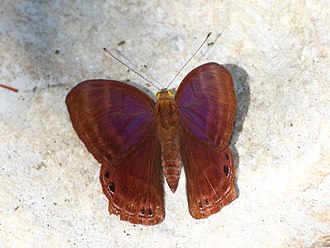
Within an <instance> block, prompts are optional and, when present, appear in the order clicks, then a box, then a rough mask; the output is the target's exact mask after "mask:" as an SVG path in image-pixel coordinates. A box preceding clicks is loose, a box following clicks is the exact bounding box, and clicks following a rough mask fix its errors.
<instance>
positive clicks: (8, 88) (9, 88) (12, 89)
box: [0, 84, 18, 92]
mask: <svg viewBox="0 0 330 248" xmlns="http://www.w3.org/2000/svg"><path fill="white" fill-rule="evenodd" d="M0 87H2V88H5V89H7V90H11V91H14V92H18V89H15V88H13V87H10V86H7V85H4V84H0Z"/></svg>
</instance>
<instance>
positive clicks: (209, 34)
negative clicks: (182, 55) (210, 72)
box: [166, 32, 212, 89]
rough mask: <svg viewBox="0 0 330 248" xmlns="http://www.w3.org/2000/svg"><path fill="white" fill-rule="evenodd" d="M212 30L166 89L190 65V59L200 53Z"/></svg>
mask: <svg viewBox="0 0 330 248" xmlns="http://www.w3.org/2000/svg"><path fill="white" fill-rule="evenodd" d="M211 34H212V32H209V33H208V34H207V36H206V38H205V40H204V41H203V43H202V44H201V45H200V46H199V47H198V48H197V50H196V51H195V52H194V53H193V55H191V57H190V58H189V59H188V61H187V62H186V63H185V64H184V65H183V66H182V68H181V69H180V70H179V71H178V73H177V74H176V75H175V77H174V78H173V79H172V81H171V82H170V83H169V84H168V86H167V87H166V89H168V88H169V87H170V86H171V84H172V83H173V82H174V80H175V79H176V78H177V76H178V75H179V74H180V73H181V71H182V70H183V69H184V68H185V67H186V66H187V65H188V63H189V62H190V60H191V59H192V58H193V57H194V56H195V55H196V53H198V51H199V50H200V49H201V48H202V46H203V45H204V44H205V42H206V41H207V39H208V38H209V37H210V36H211Z"/></svg>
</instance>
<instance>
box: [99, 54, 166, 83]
mask: <svg viewBox="0 0 330 248" xmlns="http://www.w3.org/2000/svg"><path fill="white" fill-rule="evenodd" d="M103 50H104V51H105V52H106V53H108V54H109V55H110V56H111V57H113V58H114V59H115V60H117V61H118V62H119V63H121V64H122V65H123V66H125V67H127V68H128V69H130V70H131V71H132V72H134V73H135V74H137V75H138V76H140V77H141V78H143V79H144V80H145V81H147V82H148V83H150V84H151V85H152V86H154V87H155V88H157V89H158V90H160V88H159V87H157V86H156V85H155V84H153V83H152V82H151V81H150V80H148V79H147V78H146V77H144V76H142V75H141V74H140V73H138V72H137V71H136V70H134V69H133V68H132V67H130V66H129V65H127V64H125V63H124V62H123V61H121V60H120V59H118V58H117V57H116V56H115V55H113V54H112V53H111V52H110V51H109V50H108V49H107V48H103Z"/></svg>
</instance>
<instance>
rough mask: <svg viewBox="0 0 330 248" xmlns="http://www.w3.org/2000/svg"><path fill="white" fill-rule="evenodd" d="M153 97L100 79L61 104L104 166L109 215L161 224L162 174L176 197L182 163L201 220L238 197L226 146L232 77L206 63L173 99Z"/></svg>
mask: <svg viewBox="0 0 330 248" xmlns="http://www.w3.org/2000/svg"><path fill="white" fill-rule="evenodd" d="M156 99H157V101H156V102H155V101H154V100H153V99H152V98H151V97H150V96H148V95H147V94H146V93H144V92H143V91H141V90H139V89H137V88H135V87H133V86H131V85H128V84H124V83H121V82H118V81H112V80H102V79H100V80H88V81H84V82H82V83H80V84H78V85H77V86H76V87H74V88H73V89H72V90H71V91H70V92H69V94H68V96H67V98H66V104H67V108H68V111H69V114H70V118H71V121H72V125H73V127H74V129H75V131H76V132H77V134H78V136H79V138H80V139H81V140H82V141H83V143H84V144H85V146H86V147H87V149H88V151H89V152H91V153H92V154H93V156H94V157H95V159H96V160H97V161H98V162H99V163H101V164H102V167H101V173H100V181H101V184H102V189H103V192H104V194H105V195H106V196H107V198H108V199H109V212H110V213H112V214H116V215H118V216H120V219H122V220H127V221H129V222H131V223H134V224H144V225H155V224H158V223H160V222H162V221H163V220H164V217H165V204H164V187H163V174H164V175H165V178H166V181H167V184H168V186H169V187H170V189H171V190H172V192H175V190H176V188H177V186H178V181H179V177H180V171H181V166H182V164H183V166H184V171H185V174H186V181H187V184H186V189H187V196H188V205H189V212H190V214H191V215H192V216H193V217H194V218H196V219H200V218H206V217H208V216H210V215H212V214H214V213H216V212H218V211H220V209H221V208H222V207H223V206H225V205H227V204H229V203H230V202H231V201H232V200H234V199H235V198H236V189H235V186H234V180H235V168H234V163H233V157H232V154H231V151H230V149H229V147H228V145H229V141H230V137H231V134H232V130H233V125H234V120H235V113H236V98H235V92H234V87H233V80H232V77H231V75H230V73H229V71H228V70H227V69H225V68H224V67H223V66H221V65H219V64H217V63H207V64H204V65H201V66H199V67H197V68H195V69H194V70H192V71H191V72H190V73H189V74H188V75H187V76H186V77H185V78H184V79H183V81H182V83H181V85H180V86H179V88H178V90H177V93H176V95H174V93H173V92H172V91H171V90H167V89H163V90H161V91H160V92H158V93H157V95H156ZM181 161H182V162H181Z"/></svg>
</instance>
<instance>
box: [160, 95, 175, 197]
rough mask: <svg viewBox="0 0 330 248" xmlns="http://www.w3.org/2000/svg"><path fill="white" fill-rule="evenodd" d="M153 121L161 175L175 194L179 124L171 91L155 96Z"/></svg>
mask: <svg viewBox="0 0 330 248" xmlns="http://www.w3.org/2000/svg"><path fill="white" fill-rule="evenodd" d="M157 99H158V101H157V103H156V106H155V120H156V131H157V137H158V141H159V144H160V147H161V159H162V167H163V173H164V176H165V178H166V181H167V184H168V186H169V187H170V189H171V190H172V192H175V190H176V188H177V187H178V183H179V178H180V172H181V154H180V133H181V132H180V122H179V116H178V114H177V106H176V103H175V100H174V97H173V94H172V93H171V91H167V90H166V91H165V90H164V91H161V92H159V93H158V94H157Z"/></svg>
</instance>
